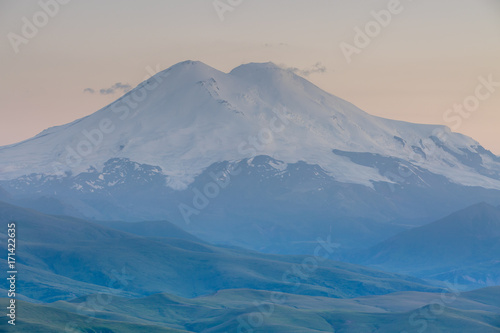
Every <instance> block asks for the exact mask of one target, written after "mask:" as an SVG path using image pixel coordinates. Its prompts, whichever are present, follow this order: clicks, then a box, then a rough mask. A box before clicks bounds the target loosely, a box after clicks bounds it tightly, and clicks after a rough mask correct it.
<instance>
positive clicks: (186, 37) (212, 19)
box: [0, 0, 500, 155]
mask: <svg viewBox="0 0 500 333" xmlns="http://www.w3.org/2000/svg"><path fill="white" fill-rule="evenodd" d="M0 35H1V39H0V146H1V145H7V144H12V143H15V142H19V141H21V140H25V139H28V138H30V137H32V136H34V135H36V134H38V133H39V132H41V131H42V130H44V129H46V128H48V127H51V126H55V125H62V124H65V123H68V122H70V121H73V120H75V119H78V118H81V117H84V116H86V115H89V114H91V113H93V112H95V111H97V110H99V109H100V108H102V107H104V106H106V105H107V104H109V103H111V102H112V101H114V100H115V99H117V98H118V97H120V96H121V95H122V94H123V93H124V92H126V91H128V90H129V89H131V88H133V87H135V86H136V85H137V84H139V83H140V82H141V81H143V80H144V79H145V78H147V77H149V76H151V74H152V73H154V72H157V71H159V70H162V69H166V68H168V67H170V66H172V65H174V64H176V63H178V62H180V61H184V60H188V59H189V60H200V61H202V62H204V63H206V64H208V65H210V66H212V67H214V68H217V69H219V70H222V71H224V72H229V71H230V70H231V69H232V68H234V67H237V66H238V65H240V64H242V63H248V62H267V61H272V62H274V63H276V64H278V65H280V66H283V67H286V68H295V71H296V72H297V73H298V74H299V75H302V76H304V77H305V78H307V79H308V80H310V81H311V82H313V83H314V84H316V85H317V86H319V87H320V88H322V89H323V90H325V91H327V92H329V93H331V94H333V95H336V96H338V97H341V98H344V99H346V100H348V101H350V102H351V103H353V104H355V105H357V106H358V107H360V108H361V109H363V110H364V111H366V112H368V113H371V114H374V115H378V116H381V117H386V118H391V119H398V120H404V121H410V122H418V123H427V124H443V125H447V126H450V127H451V128H452V130H453V131H455V132H460V133H463V134H466V135H469V136H471V137H473V138H474V139H476V140H477V141H479V142H480V143H481V144H482V145H483V146H484V147H485V148H487V149H490V150H492V151H493V152H494V153H496V154H497V155H500V140H499V134H498V133H499V131H498V126H499V125H500V61H499V60H500V1H499V0H440V1H435V0H400V1H398V0H385V1H379V0H369V1H368V0H367V1H356V0H352V1H345V0H344V1H340V0H215V1H214V0H164V1H160V0H143V1H132V0H119V1H118V0H107V1H97V0H71V1H69V0H37V1H31V0H23V1H19V0H0Z"/></svg>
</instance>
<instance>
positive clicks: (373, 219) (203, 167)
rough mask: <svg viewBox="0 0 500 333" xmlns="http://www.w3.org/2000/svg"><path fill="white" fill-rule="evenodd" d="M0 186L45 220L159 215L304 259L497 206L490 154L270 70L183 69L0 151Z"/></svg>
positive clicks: (498, 187) (496, 169)
mask: <svg viewBox="0 0 500 333" xmlns="http://www.w3.org/2000/svg"><path fill="white" fill-rule="evenodd" d="M0 186H1V187H2V188H3V189H4V190H5V191H6V193H4V194H3V197H8V198H10V199H9V200H8V201H9V202H12V203H16V204H20V205H23V206H25V207H32V208H37V209H44V212H47V213H58V214H62V213H63V214H69V215H72V216H77V217H82V216H83V217H85V218H88V219H93V220H125V221H144V220H150V221H154V220H168V221H171V222H172V223H174V224H176V225H178V226H180V227H181V228H185V229H186V230H188V231H189V232H190V233H192V234H194V235H195V236H197V237H199V238H202V239H204V240H207V241H210V242H215V243H219V244H224V245H230V246H244V247H247V248H250V249H254V250H259V251H267V252H279V253H307V252H308V251H311V248H310V247H308V245H307V244H310V243H311V242H313V241H314V239H315V238H316V237H317V235H319V234H324V233H325V232H330V231H331V230H333V235H332V237H334V239H335V241H337V242H340V243H342V245H343V246H344V247H346V248H355V247H368V246H371V245H374V244H375V243H377V242H379V241H382V240H384V239H387V238H388V237H390V236H393V235H394V234H396V233H397V232H400V231H401V230H404V229H406V228H408V227H409V226H411V225H419V224H423V223H427V222H430V221H433V220H435V219H437V218H438V217H440V216H444V215H446V214H449V213H451V212H453V211H455V210H457V209H460V208H462V207H465V206H467V205H471V204H473V203H476V202H478V201H485V202H488V203H490V204H500V158H499V157H498V156H495V155H494V154H492V153H491V152H489V151H487V150H486V149H484V148H483V147H482V146H481V145H480V144H479V143H478V142H476V141H474V140H473V139H471V138H469V137H466V136H464V135H461V134H458V133H451V132H450V131H449V129H448V128H446V127H445V126H435V125H421V124H412V123H407V122H401V121H394V120H389V119H383V118H380V117H375V116H372V115H369V114H367V113H366V112H364V111H362V110H360V109H359V108H357V107H355V106H354V105H352V104H350V103H348V102H346V101H344V100H342V99H340V98H338V97H335V96H333V95H331V94H329V93H327V92H324V91H323V90H321V89H320V88H318V87H316V86H315V85H313V84H312V83H310V82H308V81H307V80H305V79H304V78H301V77H299V76H297V75H295V74H294V73H293V72H291V71H289V70H284V69H281V68H279V67H278V66H276V65H274V64H272V63H264V64H257V63H250V64H246V65H242V66H239V67H237V68H235V69H234V70H232V71H231V72H229V73H223V72H221V71H218V70H216V69H214V68H211V67H209V66H207V65H205V64H203V63H200V62H195V61H186V62H182V63H179V64H176V65H174V66H172V67H170V68H169V69H167V70H165V71H162V72H160V73H158V74H157V75H155V76H154V77H152V78H150V79H148V80H146V81H144V82H143V83H141V84H139V85H138V86H137V87H136V88H135V89H134V90H132V91H130V92H129V93H127V94H126V95H124V96H123V97H121V98H119V99H118V100H117V101H115V102H113V103H111V104H110V105H108V106H106V107H105V108H103V109H101V110H99V111H97V112H96V113H94V114H91V115H89V116H87V117H84V118H82V119H79V120H76V121H74V122H72V123H70V124H66V125H62V126H57V127H53V128H49V129H47V130H45V131H44V132H42V133H40V134H39V135H37V136H35V137H34V138H31V139H29V140H26V141H23V142H20V143H17V144H13V145H9V146H5V147H0ZM250 188H251V190H249V189H250ZM45 203H49V204H45ZM311 220H312V221H314V222H313V223H311V222H310V221H311ZM337 230H338V231H337Z"/></svg>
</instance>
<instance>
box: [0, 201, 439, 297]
mask: <svg viewBox="0 0 500 333" xmlns="http://www.w3.org/2000/svg"><path fill="white" fill-rule="evenodd" d="M11 221H15V222H16V224H17V226H16V229H17V230H16V233H17V234H18V235H20V236H19V237H21V235H22V242H20V243H19V246H18V248H17V249H16V251H17V258H18V262H17V265H18V266H19V269H20V270H21V269H22V271H23V278H22V279H21V280H20V281H19V283H18V287H19V290H22V295H23V296H25V297H28V298H30V299H36V300H40V301H53V300H57V299H69V298H74V297H78V296H83V295H86V294H88V293H95V292H96V291H100V292H104V293H116V294H120V295H123V296H126V297H130V296H137V295H149V294H152V293H159V292H168V293H171V294H175V295H179V296H184V297H193V296H198V295H205V294H210V293H213V292H216V291H218V290H222V289H228V288H252V289H262V290H274V289H276V290H283V291H286V292H291V293H297V294H305V295H328V296H331V297H341V298H346V297H355V296H359V295H371V294H384V293H389V292H394V291H403V290H419V291H439V290H440V288H436V287H433V286H430V285H429V284H427V283H426V282H424V281H423V280H420V279H415V278H412V277H408V276H403V275H398V274H392V273H384V272H380V271H376V270H372V269H366V268H364V267H361V266H356V265H351V264H347V263H341V262H335V261H330V260H323V261H320V260H317V259H314V258H315V257H313V256H312V255H310V256H280V255H265V254H261V253H256V252H251V251H245V250H237V249H226V248H220V247H216V246H212V245H208V244H203V243H197V242H193V241H190V240H183V239H176V238H156V237H155V238H150V237H143V236H136V235H132V234H129V233H125V232H122V231H117V230H113V229H109V228H105V227H102V226H99V225H96V224H94V223H90V222H87V221H85V220H79V219H74V218H67V217H58V216H49V215H44V214H40V213H37V212H34V211H31V210H26V209H22V208H18V207H15V206H11V205H7V204H3V203H0V224H1V225H2V226H3V228H2V230H5V231H6V230H7V227H6V224H7V223H10V222H11ZM5 231H0V237H1V238H6V235H5ZM324 242H326V241H324ZM324 244H326V245H325V246H326V248H330V247H331V246H333V245H328V243H324ZM325 251H327V250H326V249H325V250H321V251H320V255H324V252H325ZM330 251H333V249H330ZM327 254H328V252H327ZM311 260H313V262H314V267H313V268H312V269H311V268H310V266H307V265H306V266H304V265H305V264H304V263H307V264H308V265H309V264H310V263H311ZM303 267H307V269H308V271H306V272H304V271H303V270H304V269H305V268H303Z"/></svg>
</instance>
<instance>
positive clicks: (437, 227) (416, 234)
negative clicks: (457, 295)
mask: <svg viewBox="0 0 500 333" xmlns="http://www.w3.org/2000/svg"><path fill="white" fill-rule="evenodd" d="M499 254H500V209H499V208H498V207H494V206H491V205H488V204H486V203H480V204H477V205H474V206H471V207H468V208H466V209H463V210H461V211H458V212H456V213H454V214H451V215H450V216H447V217H445V218H443V219H441V220H438V221H436V222H433V223H430V224H427V225H425V226H422V227H418V228H414V229H411V230H407V231H404V232H402V233H400V234H398V235H396V236H394V237H392V238H390V239H388V240H386V241H384V242H382V243H380V244H378V245H376V246H374V247H372V248H370V249H368V250H366V251H364V252H363V254H362V255H361V257H360V258H359V259H358V262H359V263H363V264H369V265H371V266H375V267H379V268H383V269H389V270H392V271H398V272H405V273H408V274H416V275H418V276H426V277H434V278H436V277H439V278H441V279H443V280H444V279H450V280H452V279H457V278H459V279H460V282H462V283H472V284H479V285H481V284H483V285H498V283H500V270H499V268H500V266H499V261H500V255H499Z"/></svg>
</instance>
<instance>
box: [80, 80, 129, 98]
mask: <svg viewBox="0 0 500 333" xmlns="http://www.w3.org/2000/svg"><path fill="white" fill-rule="evenodd" d="M130 90H132V86H131V85H130V84H128V83H125V84H123V83H121V82H117V83H115V84H113V85H112V86H111V87H109V88H102V89H99V90H98V91H97V90H96V89H93V88H85V89H83V92H84V93H89V94H95V93H96V92H98V93H99V94H101V95H113V94H115V93H117V92H121V93H127V92H129V91H130Z"/></svg>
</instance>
